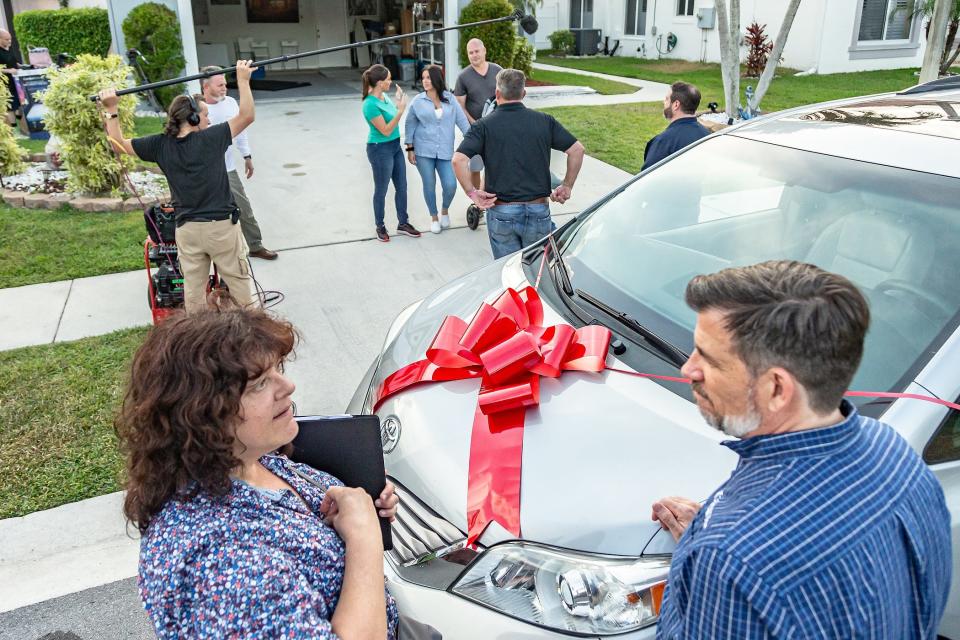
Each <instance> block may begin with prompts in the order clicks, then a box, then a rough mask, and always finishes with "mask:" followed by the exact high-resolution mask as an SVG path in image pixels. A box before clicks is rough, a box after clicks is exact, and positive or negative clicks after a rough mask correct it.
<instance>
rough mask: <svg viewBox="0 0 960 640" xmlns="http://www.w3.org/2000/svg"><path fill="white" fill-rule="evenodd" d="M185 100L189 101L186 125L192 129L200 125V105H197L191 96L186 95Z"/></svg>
mask: <svg viewBox="0 0 960 640" xmlns="http://www.w3.org/2000/svg"><path fill="white" fill-rule="evenodd" d="M187 100H189V101H190V114H189V115H188V116H187V124H189V125H192V126H194V127H196V126H199V125H200V105H198V104H197V100H196V98H194V97H193V96H192V95H191V94H189V93H188V94H187Z"/></svg>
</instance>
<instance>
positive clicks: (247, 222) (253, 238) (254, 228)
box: [227, 171, 263, 251]
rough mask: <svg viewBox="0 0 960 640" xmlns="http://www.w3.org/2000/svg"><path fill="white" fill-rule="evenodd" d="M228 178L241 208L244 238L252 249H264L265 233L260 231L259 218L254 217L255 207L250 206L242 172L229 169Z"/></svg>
mask: <svg viewBox="0 0 960 640" xmlns="http://www.w3.org/2000/svg"><path fill="white" fill-rule="evenodd" d="M227 178H229V179H230V192H231V193H233V201H234V203H235V204H236V205H237V208H239V209H240V229H241V231H243V239H244V240H246V241H247V246H248V247H249V248H250V251H259V250H260V249H263V235H262V234H261V233H260V225H259V224H257V219H256V218H254V217H253V207H252V206H250V199H249V198H248V197H247V192H246V191H244V190H243V183H242V182H240V174H238V173H237V172H236V171H228V172H227Z"/></svg>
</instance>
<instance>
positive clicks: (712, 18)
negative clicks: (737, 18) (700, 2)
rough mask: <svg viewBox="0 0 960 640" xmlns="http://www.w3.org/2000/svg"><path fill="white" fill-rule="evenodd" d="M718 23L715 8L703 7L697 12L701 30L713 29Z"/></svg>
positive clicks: (698, 24)
mask: <svg viewBox="0 0 960 640" xmlns="http://www.w3.org/2000/svg"><path fill="white" fill-rule="evenodd" d="M716 22H717V10H716V9H715V8H713V7H701V8H700V9H698V10H697V26H698V27H700V28H701V29H713V28H714V27H715V26H716Z"/></svg>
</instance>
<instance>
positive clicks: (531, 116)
mask: <svg viewBox="0 0 960 640" xmlns="http://www.w3.org/2000/svg"><path fill="white" fill-rule="evenodd" d="M576 141H577V139H576V138H575V137H573V134H571V133H570V132H569V131H567V130H566V129H564V128H563V125H561V124H560V123H559V122H557V121H556V120H555V119H554V117H553V116H549V115H547V114H545V113H541V112H539V111H534V110H533V109H527V108H526V107H525V106H523V103H520V102H508V103H507V104H502V105H500V106H498V107H497V110H496V111H494V112H493V113H491V114H490V115H488V116H485V117H483V118H481V119H480V120H477V121H476V122H475V123H474V124H473V126H472V127H470V130H469V131H467V133H466V135H464V136H463V142H461V143H460V146H459V147H458V148H457V151H459V152H460V153H462V154H463V155H465V156H468V157H473V156H475V155H479V156H480V157H482V158H483V166H484V170H485V171H486V177H485V178H484V190H485V191H488V192H490V193H495V194H497V198H498V199H499V200H503V201H505V202H526V201H529V200H536V199H537V198H542V197H544V196H548V195H550V191H551V189H550V150H551V149H557V150H558V151H566V150H567V149H569V148H570V147H572V146H573V145H574V144H575V143H576Z"/></svg>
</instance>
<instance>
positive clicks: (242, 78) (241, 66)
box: [237, 60, 253, 84]
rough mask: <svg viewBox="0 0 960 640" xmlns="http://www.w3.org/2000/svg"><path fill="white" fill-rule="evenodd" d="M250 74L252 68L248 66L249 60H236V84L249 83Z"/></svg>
mask: <svg viewBox="0 0 960 640" xmlns="http://www.w3.org/2000/svg"><path fill="white" fill-rule="evenodd" d="M252 74H253V69H251V68H250V61H249V60H237V84H240V83H241V82H245V83H249V82H250V76H251V75H252Z"/></svg>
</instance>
